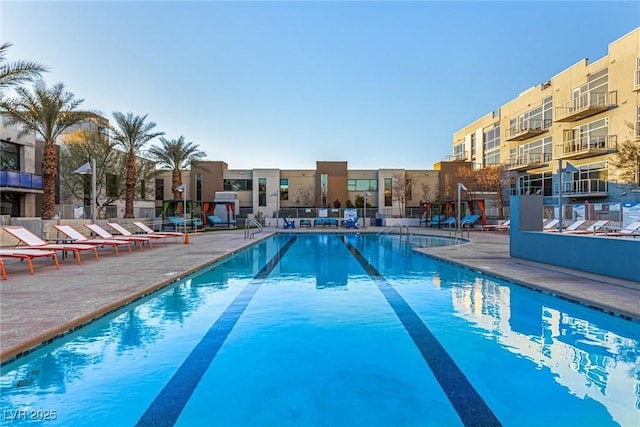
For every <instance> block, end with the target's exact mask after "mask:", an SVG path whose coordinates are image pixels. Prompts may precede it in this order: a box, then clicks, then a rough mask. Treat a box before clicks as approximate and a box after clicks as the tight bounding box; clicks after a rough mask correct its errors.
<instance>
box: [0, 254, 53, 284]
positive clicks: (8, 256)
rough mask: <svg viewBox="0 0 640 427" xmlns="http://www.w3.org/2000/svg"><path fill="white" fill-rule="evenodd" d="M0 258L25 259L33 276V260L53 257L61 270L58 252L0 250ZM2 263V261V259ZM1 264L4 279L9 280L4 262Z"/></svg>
mask: <svg viewBox="0 0 640 427" xmlns="http://www.w3.org/2000/svg"><path fill="white" fill-rule="evenodd" d="M0 257H6V258H19V259H20V260H21V261H22V260H23V259H24V260H27V263H28V264H29V272H31V274H33V263H32V262H31V260H32V259H33V258H42V257H52V258H53V262H54V263H55V264H56V268H60V264H58V257H57V255H56V251H43V250H38V249H0ZM0 261H2V260H1V259H0ZM0 264H1V266H2V278H3V279H4V280H7V272H6V271H5V267H4V261H2V262H1V263H0Z"/></svg>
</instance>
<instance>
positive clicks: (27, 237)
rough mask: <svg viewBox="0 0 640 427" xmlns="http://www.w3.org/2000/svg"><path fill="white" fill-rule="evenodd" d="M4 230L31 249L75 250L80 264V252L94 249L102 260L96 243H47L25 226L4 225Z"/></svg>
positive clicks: (97, 257)
mask: <svg viewBox="0 0 640 427" xmlns="http://www.w3.org/2000/svg"><path fill="white" fill-rule="evenodd" d="M3 230H4V231H6V232H7V233H9V234H11V235H12V236H13V237H15V238H16V239H18V240H20V242H21V243H24V244H25V245H27V246H28V247H29V249H37V250H46V251H50V250H54V251H62V252H73V253H74V255H75V257H76V259H77V260H78V264H82V261H81V260H80V252H82V251H93V254H94V255H95V256H96V260H98V261H99V260H100V257H99V256H98V248H97V247H96V246H95V245H83V244H80V243H47V242H45V241H44V240H42V239H41V238H39V237H38V236H36V235H35V234H33V233H32V232H30V231H29V230H27V229H26V228H24V227H15V226H13V227H3Z"/></svg>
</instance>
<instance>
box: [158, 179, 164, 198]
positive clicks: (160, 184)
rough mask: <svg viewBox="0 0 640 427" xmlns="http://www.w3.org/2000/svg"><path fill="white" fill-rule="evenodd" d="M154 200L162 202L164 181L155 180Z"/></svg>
mask: <svg viewBox="0 0 640 427" xmlns="http://www.w3.org/2000/svg"><path fill="white" fill-rule="evenodd" d="M156 200H164V179H156Z"/></svg>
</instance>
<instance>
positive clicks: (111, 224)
mask: <svg viewBox="0 0 640 427" xmlns="http://www.w3.org/2000/svg"><path fill="white" fill-rule="evenodd" d="M107 225H108V226H109V227H111V228H113V229H114V230H116V231H117V232H118V233H120V234H122V235H123V236H124V237H136V235H135V234H133V233H132V232H130V231H129V230H127V229H126V228H124V227H123V226H121V225H120V224H118V223H116V222H108V223H107ZM117 237H120V236H116V238H117ZM137 237H146V238H149V239H155V240H164V245H165V246H167V236H165V235H164V234H148V235H145V236H137Z"/></svg>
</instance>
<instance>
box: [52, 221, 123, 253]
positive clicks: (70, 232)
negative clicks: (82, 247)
mask: <svg viewBox="0 0 640 427" xmlns="http://www.w3.org/2000/svg"><path fill="white" fill-rule="evenodd" d="M54 227H55V229H56V230H58V231H59V232H61V233H62V234H64V235H65V236H67V237H68V238H70V239H71V240H73V241H74V243H75V242H77V243H86V244H87V245H97V246H112V247H113V249H114V250H115V252H116V256H120V252H119V251H118V246H120V245H127V249H129V253H131V245H130V243H129V242H128V241H127V240H114V239H90V238H88V237H86V236H83V235H82V234H81V233H80V232H79V231H78V230H76V229H75V228H73V227H71V226H70V225H54Z"/></svg>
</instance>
